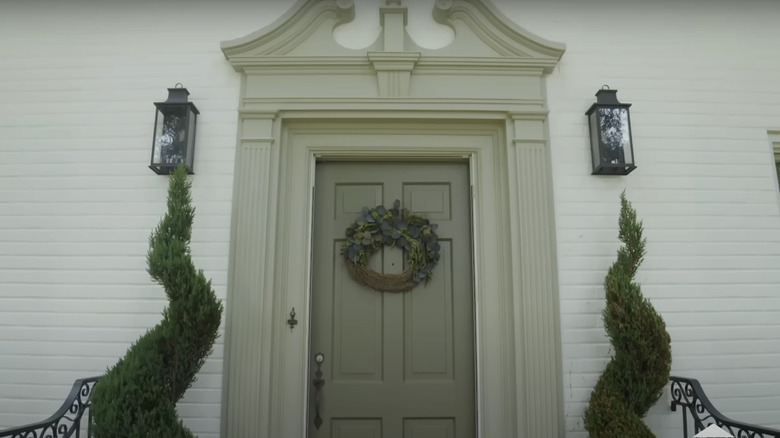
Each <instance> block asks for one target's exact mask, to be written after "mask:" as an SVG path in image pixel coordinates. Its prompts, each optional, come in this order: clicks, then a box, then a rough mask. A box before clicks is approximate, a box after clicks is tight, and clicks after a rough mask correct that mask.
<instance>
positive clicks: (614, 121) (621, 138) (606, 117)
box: [598, 107, 632, 166]
mask: <svg viewBox="0 0 780 438" xmlns="http://www.w3.org/2000/svg"><path fill="white" fill-rule="evenodd" d="M598 113H599V131H600V132H601V142H602V144H603V146H602V152H603V155H602V156H601V164H605V165H613V166H614V165H619V164H624V163H626V160H627V159H628V160H629V162H630V161H631V159H632V157H631V140H630V139H631V133H630V132H629V126H628V109H627V108H615V107H606V108H599V110H598Z"/></svg>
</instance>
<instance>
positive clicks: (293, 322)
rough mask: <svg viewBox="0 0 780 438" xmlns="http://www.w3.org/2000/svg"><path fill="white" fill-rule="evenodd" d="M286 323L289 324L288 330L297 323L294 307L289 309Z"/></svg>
mask: <svg viewBox="0 0 780 438" xmlns="http://www.w3.org/2000/svg"><path fill="white" fill-rule="evenodd" d="M287 324H290V330H292V329H294V328H295V325H296V324H298V320H297V319H295V307H293V308H292V310H291V311H290V319H288V320H287Z"/></svg>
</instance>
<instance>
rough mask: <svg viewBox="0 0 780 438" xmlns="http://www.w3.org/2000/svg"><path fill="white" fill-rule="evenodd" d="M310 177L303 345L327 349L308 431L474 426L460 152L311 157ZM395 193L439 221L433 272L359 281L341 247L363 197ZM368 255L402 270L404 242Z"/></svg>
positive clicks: (324, 437)
mask: <svg viewBox="0 0 780 438" xmlns="http://www.w3.org/2000/svg"><path fill="white" fill-rule="evenodd" d="M315 184H316V185H315V214H314V218H315V221H314V241H313V263H312V266H313V281H312V285H313V286H312V337H311V339H312V341H311V348H312V354H311V355H310V357H313V356H314V353H317V352H321V353H323V354H324V355H325V361H324V362H323V364H322V366H321V368H322V373H323V380H324V381H325V384H324V386H323V387H322V389H321V391H320V392H319V394H317V392H316V391H315V389H314V387H313V386H312V387H311V389H310V394H311V396H310V403H309V407H310V415H309V419H310V420H312V421H310V422H309V437H310V438H336V437H353V436H354V437H361V438H362V437H384V438H398V437H408V438H416V437H447V438H470V437H473V436H474V430H475V418H474V417H475V414H474V412H475V408H474V393H475V387H474V386H475V383H474V324H473V293H472V274H471V237H470V229H471V228H470V222H469V220H470V213H469V181H468V166H467V164H465V163H412V164H409V163H403V164H400V163H319V164H317V168H316V183H315ZM395 199H400V200H401V203H402V205H403V206H404V207H406V208H409V209H410V210H411V211H412V212H414V213H416V214H419V215H421V216H424V217H427V218H429V219H430V220H431V221H432V222H433V223H436V224H438V229H437V234H438V235H439V242H440V244H441V252H440V254H441V259H440V261H439V264H438V265H437V267H436V269H435V270H434V271H433V279H432V280H431V281H430V282H428V283H427V284H420V285H418V286H417V287H415V288H414V289H412V290H411V291H409V292H405V293H398V294H396V293H387V292H376V291H373V290H371V289H368V288H364V287H362V286H360V285H358V284H357V283H355V282H354V281H353V280H352V278H351V277H350V275H349V273H348V271H347V269H346V267H345V265H344V259H343V257H342V256H341V254H340V248H341V244H342V243H343V242H344V238H345V236H344V231H345V229H346V228H347V226H349V225H350V224H351V223H352V222H353V221H354V220H355V219H356V218H357V216H358V215H359V214H360V212H361V209H362V208H363V207H375V206H377V205H385V206H391V205H392V204H393V201H394V200H395ZM369 266H370V267H371V268H372V269H373V270H375V271H378V272H383V273H397V272H400V271H402V270H403V269H404V258H403V252H402V251H401V250H400V249H396V248H388V247H385V248H383V249H382V251H381V252H378V253H376V254H374V255H373V256H372V258H371V260H370V262H369ZM315 371H316V366H314V364H313V363H312V379H314V377H315V376H314V372H315ZM317 400H319V403H316V401H317ZM316 407H319V412H320V415H321V418H322V420H323V423H322V425H321V427H320V428H319V429H316V428H315V427H314V425H313V419H314V417H315V414H316V409H315V408H316Z"/></svg>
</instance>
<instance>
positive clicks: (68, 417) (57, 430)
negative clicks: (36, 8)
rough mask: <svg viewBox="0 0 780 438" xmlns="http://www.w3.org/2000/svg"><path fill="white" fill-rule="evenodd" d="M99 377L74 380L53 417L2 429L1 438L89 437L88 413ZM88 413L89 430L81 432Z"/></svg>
mask: <svg viewBox="0 0 780 438" xmlns="http://www.w3.org/2000/svg"><path fill="white" fill-rule="evenodd" d="M98 379H99V377H88V378H86V379H78V380H76V381H75V382H73V387H71V390H70V394H68V398H67V399H65V402H64V403H63V404H62V406H60V408H59V409H58V410H57V412H55V413H54V415H52V416H51V417H49V418H47V419H45V420H43V421H39V422H37V423H31V424H28V425H25V426H21V427H15V428H13V429H7V430H0V438H81V437H82V436H83V437H87V438H88V437H89V423H90V422H91V420H92V418H91V415H90V414H89V413H88V409H89V407H90V405H91V401H90V399H91V397H92V390H93V389H94V388H95V384H97V381H98ZM85 413H87V418H86V422H87V430H86V432H85V434H83V435H82V433H81V426H82V419H83V417H84V414H85Z"/></svg>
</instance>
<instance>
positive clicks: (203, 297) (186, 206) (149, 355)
mask: <svg viewBox="0 0 780 438" xmlns="http://www.w3.org/2000/svg"><path fill="white" fill-rule="evenodd" d="M190 189H191V182H190V181H188V179H187V174H186V171H185V169H184V167H180V168H178V169H177V170H176V171H175V172H174V173H173V174H172V175H171V178H170V184H169V188H168V210H167V213H166V214H165V216H164V217H163V218H162V220H161V221H160V223H159V225H158V226H157V227H156V228H155V229H154V231H153V232H152V234H151V236H150V238H149V251H148V254H147V264H148V272H149V274H150V275H151V276H152V278H153V279H154V280H155V281H156V282H158V283H159V284H160V285H161V286H162V287H163V288H164V289H165V293H166V295H167V297H168V300H169V303H168V306H167V307H166V308H165V310H164V311H163V315H162V321H160V322H159V323H158V324H157V325H156V326H154V327H153V328H151V329H149V330H148V331H147V332H146V333H145V334H144V335H142V336H141V337H140V338H139V339H138V340H137V341H136V342H135V343H134V344H133V345H132V346H131V347H130V348H129V349H128V350H127V353H126V354H125V356H124V357H123V358H122V359H120V360H119V361H118V362H117V363H116V364H115V365H114V366H113V367H111V368H109V370H108V371H107V373H106V374H105V375H104V376H103V377H101V379H100V381H99V383H98V384H97V385H96V387H95V392H94V394H93V397H92V416H93V425H92V432H93V436H94V437H95V438H125V437H126V438H136V437H166V438H179V437H192V436H193V435H192V433H191V432H190V431H189V430H188V429H187V428H186V427H185V426H184V425H183V424H182V422H181V420H180V419H179V417H178V415H177V413H176V403H177V402H178V401H179V400H180V399H181V398H182V396H183V395H184V392H185V391H186V390H187V389H188V388H189V387H190V386H191V385H192V383H193V382H194V381H195V375H196V374H197V372H198V371H199V370H200V368H201V367H202V366H203V363H204V362H205V360H206V357H208V355H210V354H211V351H212V347H213V345H214V341H215V340H216V338H217V335H218V330H219V325H220V320H221V318H222V303H221V301H220V300H218V299H217V298H216V295H215V294H214V290H213V289H212V287H211V281H210V280H207V279H206V278H205V276H204V275H203V271H200V270H196V269H195V266H194V265H193V263H192V259H191V257H190V247H189V244H190V236H191V229H192V222H193V218H194V215H195V209H194V207H193V206H192V205H191V199H190Z"/></svg>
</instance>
